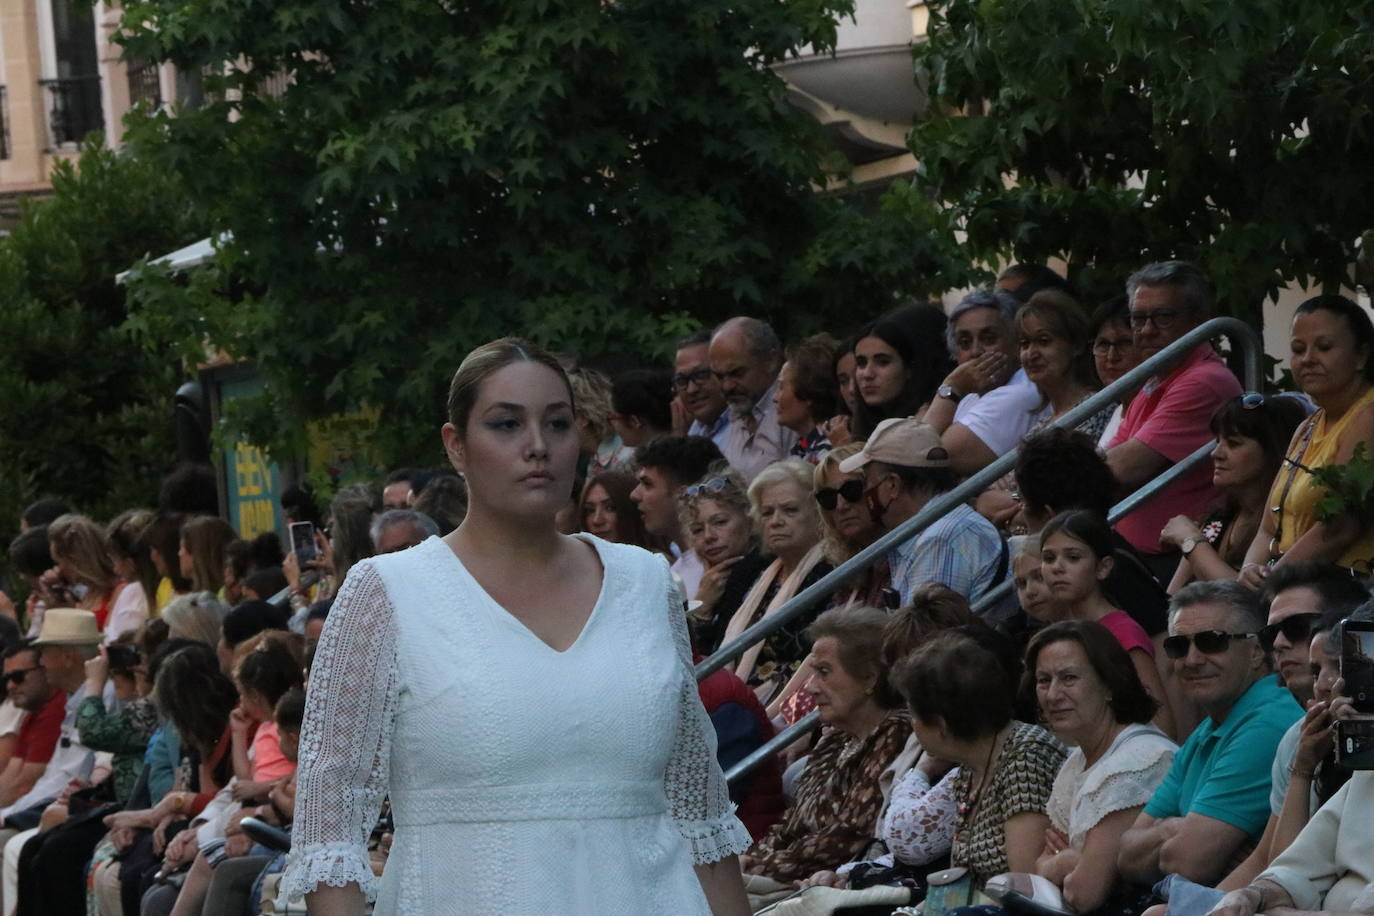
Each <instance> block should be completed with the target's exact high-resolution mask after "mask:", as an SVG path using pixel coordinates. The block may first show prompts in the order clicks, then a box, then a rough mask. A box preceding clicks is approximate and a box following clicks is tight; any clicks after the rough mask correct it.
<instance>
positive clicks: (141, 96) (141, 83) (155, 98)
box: [125, 58, 162, 110]
mask: <svg viewBox="0 0 1374 916" xmlns="http://www.w3.org/2000/svg"><path fill="white" fill-rule="evenodd" d="M125 70H126V72H127V73H128V78H129V104H130V105H143V106H145V107H147V108H148V109H150V110H152V109H156V108H160V107H161V106H162V74H161V72H160V68H159V67H158V65H157V64H156V63H154V62H153V61H150V60H143V59H141V58H129V59H128V61H127V62H126V63H125Z"/></svg>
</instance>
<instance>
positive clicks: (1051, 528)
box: [1040, 509, 1174, 734]
mask: <svg viewBox="0 0 1374 916" xmlns="http://www.w3.org/2000/svg"><path fill="white" fill-rule="evenodd" d="M1040 562H1041V569H1042V572H1043V574H1044V578H1045V585H1046V586H1047V587H1048V588H1049V590H1050V601H1051V606H1052V608H1053V610H1054V613H1055V616H1056V618H1057V619H1059V620H1084V621H1093V622H1095V623H1097V624H1099V625H1101V626H1102V627H1104V628H1106V629H1107V630H1108V631H1110V632H1111V634H1112V635H1113V636H1115V637H1116V639H1117V642H1119V643H1120V644H1121V648H1123V649H1124V650H1126V652H1127V653H1128V655H1129V657H1130V660H1131V664H1132V665H1133V666H1134V668H1135V671H1136V676H1137V677H1138V678H1139V679H1140V681H1141V683H1143V684H1144V685H1145V688H1146V689H1147V690H1149V691H1150V695H1151V696H1153V697H1155V699H1156V701H1157V702H1158V704H1159V711H1158V714H1157V717H1156V719H1155V723H1156V724H1157V725H1158V726H1159V727H1160V728H1162V729H1163V730H1164V731H1165V732H1166V733H1170V734H1171V733H1172V732H1173V728H1174V719H1173V714H1172V712H1171V710H1170V708H1169V701H1168V698H1167V696H1168V695H1167V694H1166V693H1165V691H1164V681H1163V679H1162V678H1161V677H1160V675H1159V669H1158V668H1157V667H1156V665H1155V647H1154V643H1153V642H1151V641H1150V635H1149V634H1148V633H1147V632H1145V628H1144V627H1142V626H1141V625H1140V624H1139V623H1137V622H1136V621H1135V620H1134V619H1133V618H1132V617H1131V615H1130V614H1127V613H1126V612H1125V611H1123V610H1121V609H1120V608H1118V607H1117V606H1116V604H1115V602H1113V601H1112V600H1111V599H1110V598H1109V597H1108V596H1107V593H1106V591H1105V590H1104V588H1103V585H1104V583H1105V582H1106V580H1107V577H1108V576H1110V575H1111V571H1112V567H1113V565H1115V563H1116V554H1115V550H1114V544H1113V541H1112V530H1111V528H1110V527H1108V525H1107V520H1106V519H1104V518H1103V517H1102V516H1100V515H1097V514H1096V513H1093V512H1088V511H1086V510H1083V509H1075V510H1072V511H1069V512H1064V513H1061V514H1060V515H1056V516H1055V517H1054V518H1053V519H1051V520H1050V522H1049V524H1047V525H1046V526H1045V527H1044V528H1043V529H1041V531H1040Z"/></svg>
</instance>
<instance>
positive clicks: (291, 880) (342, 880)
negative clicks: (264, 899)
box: [282, 843, 378, 902]
mask: <svg viewBox="0 0 1374 916" xmlns="http://www.w3.org/2000/svg"><path fill="white" fill-rule="evenodd" d="M349 884H356V885H358V887H359V888H360V889H361V890H362V892H363V893H364V894H365V895H366V896H367V899H368V901H369V902H374V901H376V899H377V885H378V880H377V876H376V875H374V874H373V873H372V862H371V859H370V858H369V856H368V854H367V850H366V849H365V848H359V847H358V846H356V845H354V844H352V843H316V844H314V845H312V846H308V847H305V848H302V849H292V850H291V853H290V854H289V855H288V856H287V859H286V873H285V875H283V877H282V890H284V891H285V892H286V895H287V899H289V900H291V901H296V900H299V899H301V898H302V897H304V896H305V895H306V894H309V893H311V892H313V891H314V890H315V889H316V888H318V887H320V886H321V885H324V886H326V887H346V886H348V885H349Z"/></svg>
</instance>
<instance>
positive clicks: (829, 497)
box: [816, 478, 864, 512]
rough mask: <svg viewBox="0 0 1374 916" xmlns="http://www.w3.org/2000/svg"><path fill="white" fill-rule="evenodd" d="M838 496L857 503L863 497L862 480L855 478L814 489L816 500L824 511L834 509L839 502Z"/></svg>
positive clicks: (848, 501)
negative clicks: (837, 484) (836, 485)
mask: <svg viewBox="0 0 1374 916" xmlns="http://www.w3.org/2000/svg"><path fill="white" fill-rule="evenodd" d="M840 497H844V501H845V502H847V503H857V502H858V501H859V500H861V499H863V498H864V482H863V481H862V480H859V479H857V478H855V479H853V480H846V481H845V482H844V483H842V484H840V485H839V486H838V487H822V488H821V489H819V490H817V491H816V502H818V503H820V504H821V508H822V509H824V510H825V511H826V512H833V511H835V507H836V506H838V505H839V504H840Z"/></svg>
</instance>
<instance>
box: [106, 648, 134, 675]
mask: <svg viewBox="0 0 1374 916" xmlns="http://www.w3.org/2000/svg"><path fill="white" fill-rule="evenodd" d="M105 657H106V658H108V659H109V660H110V670H111V671H128V670H130V669H133V668H137V667H138V650H137V649H135V648H134V647H133V646H106V647H105Z"/></svg>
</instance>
